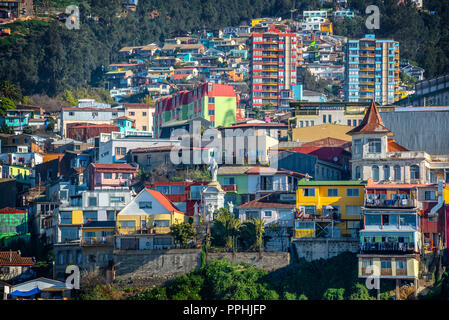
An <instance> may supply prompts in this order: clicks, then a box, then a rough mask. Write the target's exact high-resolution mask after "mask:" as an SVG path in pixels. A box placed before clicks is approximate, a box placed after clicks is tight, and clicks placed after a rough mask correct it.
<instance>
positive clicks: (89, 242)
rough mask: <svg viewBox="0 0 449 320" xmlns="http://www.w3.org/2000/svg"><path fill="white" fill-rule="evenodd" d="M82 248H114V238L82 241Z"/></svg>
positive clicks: (92, 238)
mask: <svg viewBox="0 0 449 320" xmlns="http://www.w3.org/2000/svg"><path fill="white" fill-rule="evenodd" d="M81 245H82V246H105V247H107V246H113V245H114V236H106V237H91V238H90V237H89V238H84V237H83V239H82V240H81Z"/></svg>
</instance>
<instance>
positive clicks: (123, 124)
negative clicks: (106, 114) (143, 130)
mask: <svg viewBox="0 0 449 320" xmlns="http://www.w3.org/2000/svg"><path fill="white" fill-rule="evenodd" d="M114 122H115V125H116V126H117V127H119V128H120V132H123V133H124V132H126V131H136V130H137V129H136V128H135V124H134V120H133V119H130V118H128V117H125V116H123V117H118V118H117V119H115V120H114Z"/></svg>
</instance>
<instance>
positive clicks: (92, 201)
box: [88, 197, 97, 207]
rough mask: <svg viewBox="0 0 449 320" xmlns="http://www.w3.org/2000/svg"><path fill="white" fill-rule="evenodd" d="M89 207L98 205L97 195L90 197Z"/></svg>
mask: <svg viewBox="0 0 449 320" xmlns="http://www.w3.org/2000/svg"><path fill="white" fill-rule="evenodd" d="M88 203H89V207H95V206H96V205H97V197H89V200H88Z"/></svg>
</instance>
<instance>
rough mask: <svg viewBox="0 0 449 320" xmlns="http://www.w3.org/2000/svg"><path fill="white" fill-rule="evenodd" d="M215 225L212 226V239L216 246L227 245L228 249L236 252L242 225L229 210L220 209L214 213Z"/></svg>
mask: <svg viewBox="0 0 449 320" xmlns="http://www.w3.org/2000/svg"><path fill="white" fill-rule="evenodd" d="M214 217H215V221H214V225H213V226H212V230H211V231H212V237H213V239H214V242H215V244H221V245H223V244H224V245H225V246H226V248H228V249H231V250H233V252H234V250H235V242H236V241H235V240H236V237H237V236H238V235H239V231H240V228H241V226H242V223H241V222H240V219H238V218H236V217H235V216H234V215H233V214H232V213H230V212H229V211H228V209H225V208H220V209H218V210H216V211H215V212H214Z"/></svg>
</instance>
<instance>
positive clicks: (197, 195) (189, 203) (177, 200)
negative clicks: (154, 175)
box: [147, 181, 207, 217]
mask: <svg viewBox="0 0 449 320" xmlns="http://www.w3.org/2000/svg"><path fill="white" fill-rule="evenodd" d="M206 186H207V183H201V182H187V181H179V182H155V183H153V184H150V185H148V186H147V188H149V189H152V190H156V191H158V192H160V193H162V194H163V195H165V196H166V197H167V199H168V200H170V201H172V202H173V205H174V206H175V207H176V208H178V209H179V210H180V211H182V212H184V213H185V214H186V215H187V216H189V217H193V215H194V213H195V204H197V206H198V210H199V206H200V205H201V192H202V190H203V188H205V187H206Z"/></svg>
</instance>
